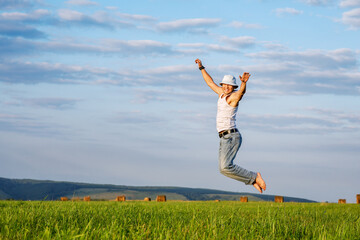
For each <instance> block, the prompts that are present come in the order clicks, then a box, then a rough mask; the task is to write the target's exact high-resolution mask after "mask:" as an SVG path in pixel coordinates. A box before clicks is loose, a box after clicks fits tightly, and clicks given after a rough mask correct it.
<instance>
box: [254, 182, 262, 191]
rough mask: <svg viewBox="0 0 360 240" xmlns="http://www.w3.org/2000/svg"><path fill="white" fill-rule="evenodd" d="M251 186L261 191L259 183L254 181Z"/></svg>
mask: <svg viewBox="0 0 360 240" xmlns="http://www.w3.org/2000/svg"><path fill="white" fill-rule="evenodd" d="M253 186H254V188H256V189H257V190H258V191H259V192H260V193H262V189H261V187H260V186H259V184H257V183H254V184H253Z"/></svg>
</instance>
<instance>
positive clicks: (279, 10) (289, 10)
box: [275, 8, 303, 16]
mask: <svg viewBox="0 0 360 240" xmlns="http://www.w3.org/2000/svg"><path fill="white" fill-rule="evenodd" d="M275 13H276V15H278V16H282V15H285V14H290V15H300V14H302V13H303V11H300V10H296V9H295V8H277V9H276V10H275Z"/></svg>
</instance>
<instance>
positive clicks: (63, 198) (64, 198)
mask: <svg viewBox="0 0 360 240" xmlns="http://www.w3.org/2000/svg"><path fill="white" fill-rule="evenodd" d="M60 200H61V201H64V202H65V201H69V199H68V198H67V197H61V198H60Z"/></svg>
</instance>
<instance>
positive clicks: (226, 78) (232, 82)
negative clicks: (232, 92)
mask: <svg viewBox="0 0 360 240" xmlns="http://www.w3.org/2000/svg"><path fill="white" fill-rule="evenodd" d="M224 83H225V84H227V85H231V86H234V87H235V88H237V87H238V85H237V84H236V78H235V77H234V76H231V75H225V76H224V78H223V80H222V82H221V83H220V85H221V86H222V85H223V84H224Z"/></svg>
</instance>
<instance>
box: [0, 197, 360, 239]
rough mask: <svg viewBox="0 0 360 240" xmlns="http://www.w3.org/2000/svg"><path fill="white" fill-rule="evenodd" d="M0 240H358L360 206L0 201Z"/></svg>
mask: <svg viewBox="0 0 360 240" xmlns="http://www.w3.org/2000/svg"><path fill="white" fill-rule="evenodd" d="M0 239H360V205H355V204H320V203H272V202H249V203H240V202H239V201H236V202H235V201H222V202H165V203H159V202H140V201H138V202H137V201H131V202H103V201H102V202H96V201H93V202H57V201H41V202H40V201H37V202H36V201H35V202H34V201H32V202H24V201H0Z"/></svg>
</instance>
